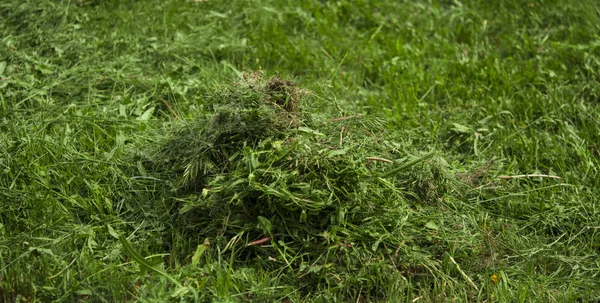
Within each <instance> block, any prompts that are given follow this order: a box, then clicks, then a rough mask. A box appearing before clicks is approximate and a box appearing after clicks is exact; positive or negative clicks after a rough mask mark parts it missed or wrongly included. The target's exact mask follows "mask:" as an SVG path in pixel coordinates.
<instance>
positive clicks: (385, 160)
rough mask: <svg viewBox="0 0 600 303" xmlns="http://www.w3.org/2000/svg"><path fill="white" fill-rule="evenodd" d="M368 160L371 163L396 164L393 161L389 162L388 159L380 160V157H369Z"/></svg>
mask: <svg viewBox="0 0 600 303" xmlns="http://www.w3.org/2000/svg"><path fill="white" fill-rule="evenodd" d="M367 160H369V161H379V162H385V163H394V161H392V160H388V159H384V158H379V157H367Z"/></svg>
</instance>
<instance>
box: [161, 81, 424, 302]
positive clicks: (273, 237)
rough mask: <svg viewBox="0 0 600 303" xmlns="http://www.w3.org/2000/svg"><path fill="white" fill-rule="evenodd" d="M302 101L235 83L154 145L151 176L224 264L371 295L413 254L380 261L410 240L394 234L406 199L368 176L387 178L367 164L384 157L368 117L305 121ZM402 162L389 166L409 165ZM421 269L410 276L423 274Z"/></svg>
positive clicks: (279, 86) (286, 87)
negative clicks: (164, 182)
mask: <svg viewBox="0 0 600 303" xmlns="http://www.w3.org/2000/svg"><path fill="white" fill-rule="evenodd" d="M305 96H307V94H306V93H305V92H304V91H302V90H300V89H299V88H297V87H296V86H295V85H294V84H293V83H292V82H290V81H287V80H283V79H281V78H279V77H274V78H271V79H270V80H264V79H262V78H261V77H260V75H258V74H245V75H244V77H243V78H242V79H241V80H240V81H239V82H238V83H236V84H235V85H233V86H232V87H230V88H228V89H226V90H224V91H222V92H221V93H219V95H218V96H216V97H213V98H212V99H211V100H209V101H210V102H209V103H210V104H212V108H211V110H210V111H209V113H208V114H206V116H205V117H204V118H202V119H198V120H195V121H193V122H190V123H187V124H186V125H185V126H184V127H182V128H181V129H178V130H177V131H175V132H173V134H172V135H171V136H170V137H169V138H167V139H166V141H162V142H161V144H160V146H159V147H158V152H157V153H155V156H154V157H153V160H152V162H153V165H154V166H153V168H154V172H155V173H157V174H163V176H161V178H170V179H172V180H173V182H172V183H171V184H172V193H174V195H175V196H176V197H175V200H176V201H179V202H181V203H182V205H181V206H180V207H179V208H178V209H179V214H180V215H181V216H180V218H181V220H180V222H181V226H182V228H184V229H185V230H186V232H187V233H188V234H189V235H190V238H196V239H204V238H206V239H209V240H210V242H211V243H212V244H213V245H214V246H218V247H219V254H222V253H224V252H225V251H229V252H230V253H231V254H233V255H234V257H233V258H231V259H230V260H236V262H238V263H240V262H241V263H246V264H247V266H252V267H254V266H256V264H255V265H249V263H253V262H260V263H261V264H262V265H261V267H263V266H264V267H267V268H272V269H273V270H283V271H284V272H287V273H288V274H290V275H293V276H294V278H293V279H294V280H297V281H301V282H302V281H304V282H305V284H304V286H305V287H307V290H310V289H314V288H318V287H321V286H322V285H321V286H319V284H320V283H329V284H331V285H339V283H341V281H344V283H346V284H345V285H346V286H347V287H348V289H353V288H355V287H360V288H362V289H363V291H365V290H367V291H368V290H369V289H371V290H373V291H376V292H377V290H379V291H382V289H383V288H387V287H390V285H391V284H390V283H391V282H390V281H396V280H397V279H396V278H395V277H396V275H397V271H398V270H399V269H401V268H404V269H407V268H409V267H410V268H414V266H413V264H414V263H415V261H416V260H415V259H414V258H413V257H414V256H418V255H419V254H413V253H407V254H405V255H403V256H402V257H401V258H400V259H402V260H399V261H398V263H397V264H396V263H395V262H392V263H389V262H387V261H383V260H385V259H386V258H388V257H390V256H392V257H394V258H396V259H398V256H399V253H400V252H401V251H402V247H405V248H406V249H409V248H408V247H409V246H408V243H409V242H410V240H411V239H412V237H413V235H411V234H403V233H401V232H398V227H399V222H401V220H400V221H399V219H400V218H403V217H404V218H405V219H406V216H407V212H408V208H409V207H407V206H406V205H405V206H404V207H403V206H401V205H399V204H401V203H402V202H403V201H407V200H406V199H405V198H404V195H403V193H402V191H401V190H399V189H398V187H397V186H399V185H398V184H394V182H393V181H389V180H395V179H394V178H388V177H389V175H390V174H389V173H387V174H380V173H377V170H379V169H380V168H383V167H385V168H388V169H387V171H388V172H394V173H397V172H395V171H394V170H390V169H389V168H390V164H389V163H382V162H380V161H368V160H367V158H368V156H369V155H371V156H372V155H373V154H376V155H380V156H386V157H393V156H395V155H394V154H393V153H391V152H386V150H390V148H389V145H390V144H391V143H390V142H388V141H385V140H384V139H383V138H382V136H381V134H380V135H376V134H377V133H382V132H383V131H384V127H383V124H382V123H381V121H379V120H377V119H372V118H367V117H359V118H357V119H339V120H335V119H334V120H325V119H317V118H314V117H313V118H311V116H309V115H308V114H305V113H303V112H302V111H301V109H302V104H301V101H302V100H303V98H304V97H305ZM317 130H318V131H317ZM340 130H341V131H340ZM344 136H345V137H344ZM378 149H379V150H378ZM423 159H425V158H423ZM409 160H410V159H409ZM409 160H407V161H405V164H406V163H408V164H409V165H400V166H399V167H403V169H410V166H412V165H415V164H418V163H420V162H421V160H419V159H417V160H410V161H409ZM396 170H397V169H396ZM405 183H406V184H405V185H406V186H407V187H410V186H413V185H414V183H415V180H412V181H411V180H408V181H406V182H405ZM403 232H409V233H410V228H406V229H404V230H403ZM392 233H395V234H392ZM418 233H422V230H421V229H418V228H415V229H414V234H415V235H416V234H418ZM428 262H429V261H427V260H419V262H418V264H420V265H419V267H420V266H421V264H425V266H429V267H428V268H431V267H435V266H433V265H432V264H427V263H428ZM403 266H404V267H403ZM419 270H420V269H415V271H419ZM370 272H371V273H372V272H378V274H377V275H373V274H371V273H370ZM382 272H383V274H382ZM382 275H384V276H386V275H389V278H390V280H387V279H385V278H384V279H383V280H382ZM365 281H371V283H370V284H369V283H367V284H362V283H364V282H365ZM392 284H393V283H392Z"/></svg>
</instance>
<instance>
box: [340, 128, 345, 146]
mask: <svg viewBox="0 0 600 303" xmlns="http://www.w3.org/2000/svg"><path fill="white" fill-rule="evenodd" d="M343 143H344V127H343V126H342V129H341V130H340V147H341V146H342V144H343Z"/></svg>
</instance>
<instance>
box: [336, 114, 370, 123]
mask: <svg viewBox="0 0 600 303" xmlns="http://www.w3.org/2000/svg"><path fill="white" fill-rule="evenodd" d="M362 116H364V114H360V115H355V116H346V117H338V118H333V119H331V120H329V122H339V121H344V120H348V119H354V118H360V117H362Z"/></svg>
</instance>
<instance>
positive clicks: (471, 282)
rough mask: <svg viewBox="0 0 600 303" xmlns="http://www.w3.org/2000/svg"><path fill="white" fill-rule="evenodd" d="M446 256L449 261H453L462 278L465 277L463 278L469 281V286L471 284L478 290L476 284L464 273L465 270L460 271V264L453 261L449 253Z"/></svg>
mask: <svg viewBox="0 0 600 303" xmlns="http://www.w3.org/2000/svg"><path fill="white" fill-rule="evenodd" d="M448 258H449V259H450V261H451V262H452V263H454V265H456V269H457V270H458V272H459V273H460V274H461V275H462V276H463V278H465V280H467V282H469V284H471V286H473V288H475V290H477V291H479V288H478V287H477V285H475V283H473V280H471V278H469V276H467V274H465V272H464V271H462V269H460V265H458V263H456V261H454V258H452V256H451V255H448Z"/></svg>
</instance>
